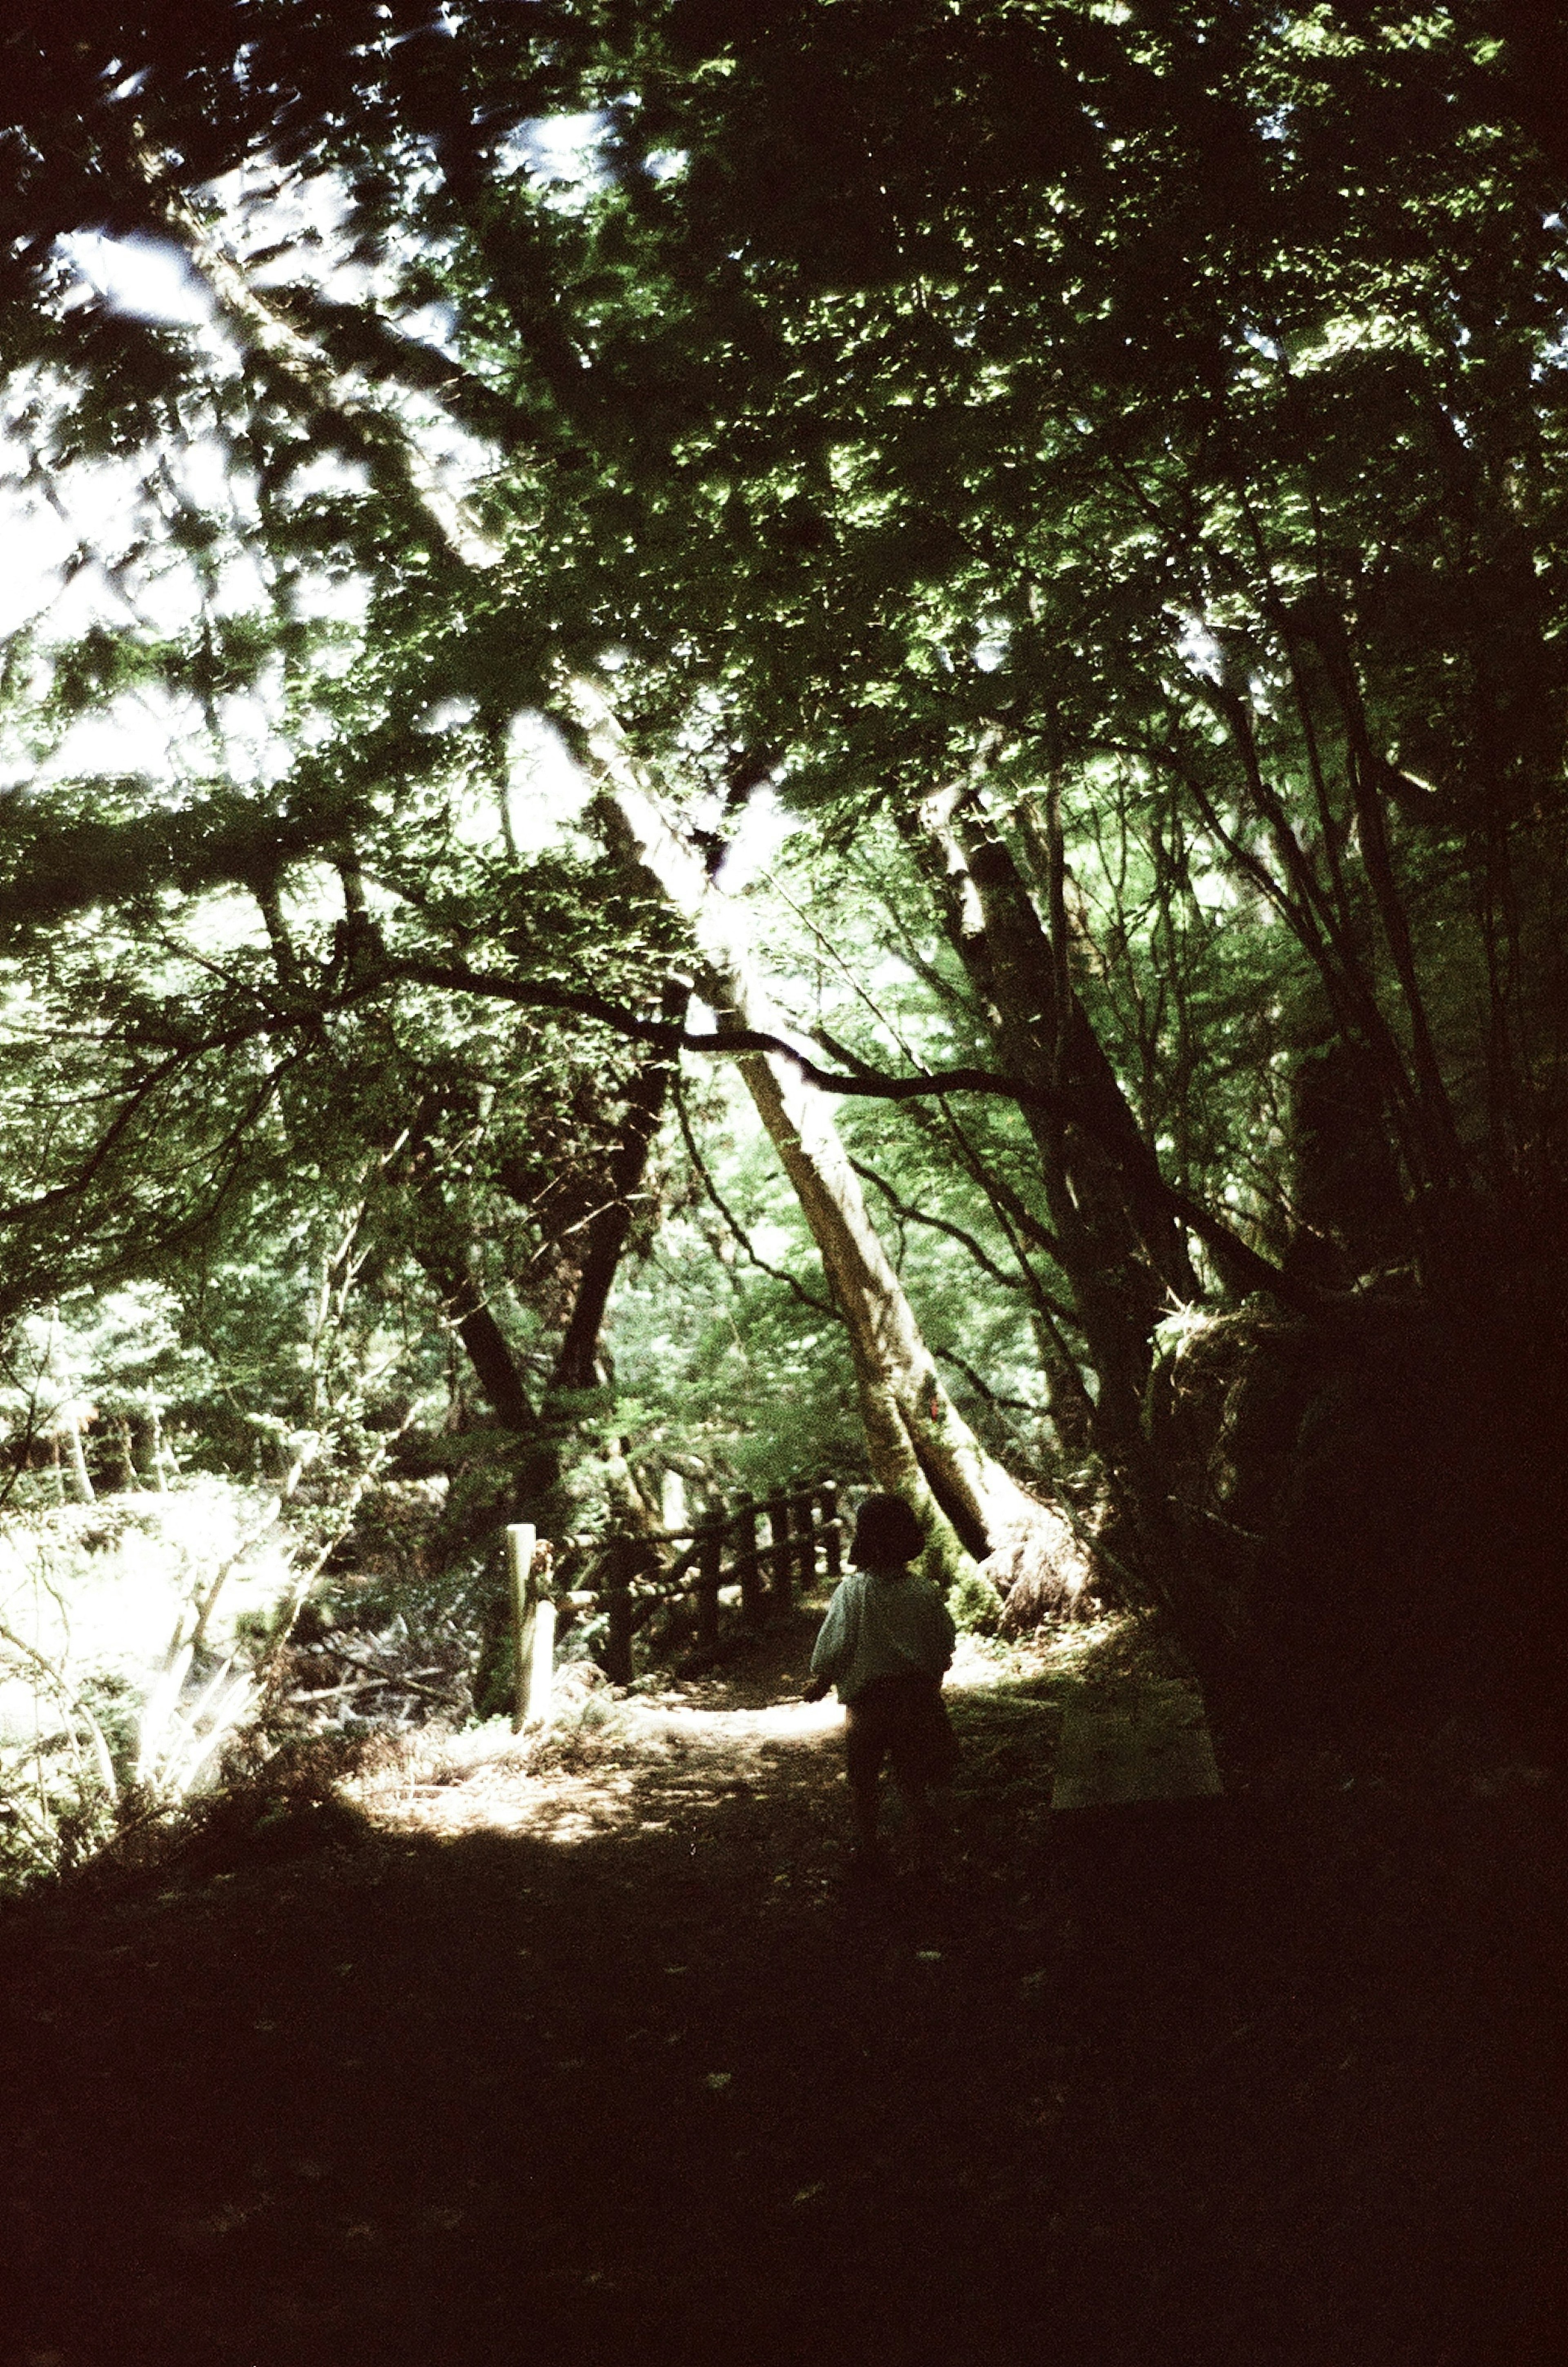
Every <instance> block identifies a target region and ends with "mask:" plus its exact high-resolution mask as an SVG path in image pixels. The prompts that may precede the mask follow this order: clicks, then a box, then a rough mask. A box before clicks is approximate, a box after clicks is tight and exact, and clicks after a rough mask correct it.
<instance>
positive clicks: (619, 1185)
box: [550, 982, 691, 1397]
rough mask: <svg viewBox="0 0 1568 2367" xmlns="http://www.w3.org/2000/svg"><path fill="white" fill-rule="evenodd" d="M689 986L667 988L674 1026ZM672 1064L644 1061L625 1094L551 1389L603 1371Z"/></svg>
mask: <svg viewBox="0 0 1568 2367" xmlns="http://www.w3.org/2000/svg"><path fill="white" fill-rule="evenodd" d="M690 1001H691V989H690V988H689V987H687V986H686V985H684V984H677V983H674V982H671V985H670V986H668V987H667V988H666V990H665V992H664V996H663V1003H662V1008H661V1010H660V1017H661V1018H663V1019H665V1020H667V1021H668V1022H669V1024H670V1025H671V1026H672V1027H681V1026H683V1025H685V1018H686V1006H687V1004H688V1002H690ZM674 1074H675V1063H674V1061H673V1060H667V1059H649V1060H645V1061H644V1063H643V1065H642V1067H641V1069H640V1070H638V1072H637V1078H636V1080H635V1081H634V1082H633V1084H632V1086H631V1089H630V1091H629V1092H628V1093H627V1095H626V1123H625V1128H624V1131H623V1133H622V1136H621V1139H620V1142H619V1144H618V1145H617V1146H616V1149H615V1152H614V1154H613V1156H612V1158H611V1161H610V1169H609V1174H608V1177H607V1179H606V1181H607V1185H608V1195H607V1197H606V1200H605V1203H604V1206H603V1207H602V1208H600V1209H598V1210H597V1211H596V1212H595V1213H594V1215H593V1216H592V1217H591V1218H590V1220H589V1223H588V1226H587V1242H588V1247H587V1251H586V1254H585V1256H584V1258H583V1261H582V1272H581V1278H580V1280H579V1282H578V1286H577V1296H576V1297H575V1298H574V1299H573V1301H572V1307H571V1316H570V1320H569V1322H568V1324H567V1327H566V1332H565V1336H564V1337H563V1339H562V1341H561V1344H560V1353H559V1354H558V1357H557V1358H556V1365H555V1371H554V1372H553V1373H552V1375H551V1376H550V1394H551V1396H552V1397H553V1396H554V1395H555V1394H556V1393H557V1392H558V1391H562V1390H565V1391H571V1390H578V1389H592V1388H594V1387H598V1386H599V1384H600V1382H601V1380H602V1378H603V1375H602V1373H601V1370H600V1365H599V1336H600V1333H601V1332H602V1331H603V1330H604V1316H605V1312H606V1310H607V1308H608V1307H609V1303H610V1292H611V1289H612V1288H613V1286H614V1284H615V1275H616V1273H617V1271H618V1270H619V1267H620V1263H621V1252H622V1251H623V1250H624V1249H625V1248H626V1237H627V1235H628V1234H629V1233H630V1231H631V1227H632V1212H633V1206H634V1203H635V1201H636V1198H637V1193H638V1192H639V1191H640V1189H641V1188H642V1180H643V1177H644V1176H645V1175H646V1174H647V1172H648V1161H649V1152H650V1151H651V1150H652V1148H653V1141H654V1137H655V1136H656V1135H657V1134H658V1132H659V1121H660V1118H661V1117H662V1116H663V1115H664V1106H665V1104H666V1103H667V1101H668V1100H669V1098H670V1086H671V1080H672V1079H673V1077H674Z"/></svg>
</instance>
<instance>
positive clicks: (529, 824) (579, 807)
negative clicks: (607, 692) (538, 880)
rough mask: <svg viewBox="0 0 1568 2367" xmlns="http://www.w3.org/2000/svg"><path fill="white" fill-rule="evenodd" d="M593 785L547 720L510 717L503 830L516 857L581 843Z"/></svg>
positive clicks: (530, 713)
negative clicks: (550, 847) (583, 817)
mask: <svg viewBox="0 0 1568 2367" xmlns="http://www.w3.org/2000/svg"><path fill="white" fill-rule="evenodd" d="M592 794H593V783H592V780H591V778H590V777H589V776H588V774H587V773H586V772H585V771H584V770H583V768H582V766H581V764H579V763H578V761H577V759H576V757H575V756H574V755H573V754H572V753H571V750H570V748H569V747H568V746H567V743H566V742H565V740H564V739H563V738H562V736H561V734H560V732H559V731H558V730H557V729H556V726H555V725H554V724H553V723H552V722H551V721H550V720H549V719H548V717H547V716H544V715H540V714H538V713H537V712H536V711H535V710H534V709H532V708H525V709H524V711H523V712H522V713H521V714H519V715H515V716H513V719H512V725H511V729H510V730H509V731H508V733H507V736H506V777H505V781H504V784H503V786H502V816H501V820H502V831H503V834H504V836H505V838H506V841H507V844H508V846H509V847H510V849H511V850H512V852H513V854H516V855H537V854H539V853H540V852H541V851H542V850H543V849H544V848H545V847H547V846H552V845H559V844H562V843H563V842H564V843H565V844H569V845H570V844H584V845H585V844H587V841H586V838H585V835H584V833H583V832H582V831H581V827H580V825H581V820H582V812H583V808H584V807H585V806H586V805H587V803H588V801H589V799H590V798H591V797H592Z"/></svg>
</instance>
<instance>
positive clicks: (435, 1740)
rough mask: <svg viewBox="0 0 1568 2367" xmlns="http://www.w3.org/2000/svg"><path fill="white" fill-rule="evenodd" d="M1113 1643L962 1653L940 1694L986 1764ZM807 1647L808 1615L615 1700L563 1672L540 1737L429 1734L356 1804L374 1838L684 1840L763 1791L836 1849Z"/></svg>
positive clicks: (827, 1758)
mask: <svg viewBox="0 0 1568 2367" xmlns="http://www.w3.org/2000/svg"><path fill="white" fill-rule="evenodd" d="M1116 1632H1117V1623H1116V1622H1114V1621H1111V1620H1101V1621H1099V1622H1096V1623H1094V1624H1093V1625H1088V1624H1086V1625H1082V1626H1079V1627H1075V1628H1072V1629H1069V1630H1067V1631H1066V1633H1065V1634H1063V1635H1061V1636H1059V1637H1055V1638H1053V1639H1052V1640H1051V1641H1050V1642H1049V1643H1048V1644H1037V1645H1033V1646H1031V1647H1029V1648H1006V1647H1003V1646H1000V1645H998V1644H995V1643H991V1642H987V1641H985V1640H982V1639H980V1638H977V1637H960V1639H959V1644H958V1649H957V1652H956V1654H955V1656H954V1659H953V1668H952V1670H951V1671H950V1673H949V1677H948V1681H947V1682H948V1691H949V1693H951V1694H952V1695H953V1696H954V1697H955V1699H956V1701H957V1702H958V1703H961V1704H966V1705H969V1704H972V1707H971V1708H970V1714H969V1715H968V1716H962V1717H961V1722H962V1723H963V1724H964V1726H965V1727H968V1728H969V1729H970V1739H971V1746H972V1749H975V1750H978V1751H979V1752H980V1754H981V1755H982V1756H983V1757H987V1758H989V1757H990V1756H991V1755H993V1754H994V1752H995V1750H996V1749H997V1748H998V1742H999V1740H1001V1739H1002V1738H1003V1737H1004V1736H1010V1729H1011V1727H1012V1726H1013V1725H1014V1724H1015V1723H1016V1722H1017V1720H1018V1718H1019V1717H1020V1716H1021V1717H1022V1718H1023V1720H1024V1722H1025V1724H1026V1725H1027V1726H1028V1727H1030V1729H1031V1733H1032V1737H1033V1738H1034V1740H1035V1742H1036V1745H1037V1747H1038V1744H1039V1742H1040V1740H1041V1738H1042V1737H1041V1735H1040V1732H1039V1712H1040V1707H1041V1703H1040V1700H1039V1699H1037V1698H1036V1699H1033V1700H1032V1699H1031V1698H1030V1696H1032V1695H1035V1696H1038V1695H1042V1694H1046V1693H1049V1692H1050V1691H1051V1689H1052V1688H1053V1687H1054V1686H1055V1684H1056V1683H1057V1682H1059V1681H1062V1680H1065V1679H1068V1678H1072V1677H1074V1676H1076V1674H1077V1671H1078V1670H1080V1668H1082V1667H1084V1666H1085V1665H1088V1664H1090V1663H1092V1661H1093V1659H1094V1657H1095V1656H1096V1654H1099V1653H1102V1652H1103V1651H1104V1650H1105V1648H1106V1647H1107V1645H1108V1644H1109V1643H1110V1642H1111V1640H1112V1639H1113V1637H1114V1636H1115V1634H1116ZM810 1635H811V1622H810V1618H809V1615H806V1616H803V1617H802V1619H800V1620H797V1621H796V1622H795V1623H794V1625H793V1627H792V1629H791V1630H789V1631H786V1632H785V1633H784V1635H783V1636H782V1637H780V1636H775V1637H773V1639H772V1644H771V1648H768V1647H764V1648H761V1650H759V1651H758V1652H757V1653H755V1654H753V1655H752V1656H750V1658H749V1659H748V1660H747V1661H746V1662H745V1663H743V1664H741V1665H739V1666H738V1667H737V1668H735V1669H734V1670H731V1671H729V1672H728V1673H721V1674H717V1675H712V1676H707V1677H704V1678H700V1679H696V1680H694V1681H691V1682H684V1683H677V1682H671V1683H668V1684H665V1685H661V1686H660V1687H658V1688H657V1689H655V1688H652V1687H645V1688H644V1689H642V1690H639V1691H634V1692H630V1693H624V1694H619V1695H612V1694H609V1693H607V1692H605V1691H604V1690H602V1689H599V1688H596V1687H594V1688H589V1689H587V1690H583V1689H581V1688H580V1687H578V1686H576V1685H574V1684H573V1682H572V1679H571V1673H570V1671H569V1672H568V1673H567V1674H566V1676H565V1678H564V1680H563V1684H562V1689H561V1693H560V1695H559V1698H558V1704H557V1710H556V1714H555V1716H554V1717H553V1718H552V1720H551V1723H550V1724H549V1726H548V1727H545V1728H543V1729H535V1730H531V1731H529V1732H527V1733H525V1734H522V1735H514V1734H513V1732H512V1730H511V1728H510V1726H509V1725H508V1724H507V1723H506V1722H505V1721H504V1720H500V1719H498V1720H492V1721H491V1723H490V1724H489V1725H487V1726H484V1727H477V1728H472V1729H470V1730H468V1732H466V1733H457V1734H450V1733H443V1732H436V1731H432V1732H428V1733H426V1734H425V1735H423V1736H422V1737H419V1738H414V1739H413V1740H412V1741H411V1742H410V1743H409V1745H408V1746H407V1747H406V1749H405V1750H404V1751H403V1753H402V1755H401V1757H400V1760H399V1761H398V1762H397V1763H396V1764H395V1765H394V1766H392V1767H390V1768H389V1769H386V1770H383V1771H381V1772H378V1773H377V1774H374V1775H372V1776H370V1777H368V1778H367V1779H365V1780H363V1781H362V1782H361V1784H359V1785H358V1786H357V1787H356V1789H357V1796H358V1798H359V1801H360V1803H361V1805H362V1806H364V1807H365V1808H366V1810H367V1812H368V1813H369V1814H370V1815H371V1816H373V1817H374V1818H376V1820H377V1821H378V1822H380V1823H383V1824H389V1825H392V1826H402V1827H406V1828H412V1829H419V1830H422V1831H424V1832H445V1833H462V1832H475V1831H479V1830H482V1829H491V1830H496V1831H503V1832H514V1833H527V1834H529V1835H531V1836H533V1837H534V1838H536V1839H547V1840H552V1841H557V1842H561V1843H573V1842H581V1841H585V1840H592V1839H594V1838H596V1837H599V1836H602V1835H607V1834H612V1833H626V1832H633V1831H643V1832H666V1831H671V1830H683V1829H687V1828H689V1827H693V1826H694V1823H695V1822H696V1821H697V1820H700V1818H701V1817H702V1816H703V1814H704V1812H705V1810H707V1809H709V1808H711V1807H712V1806H716V1805H717V1804H719V1803H722V1802H725V1801H728V1802H732V1803H738V1802H741V1801H744V1800H745V1799H746V1798H747V1797H748V1796H750V1795H751V1794H753V1793H754V1792H756V1791H759V1790H762V1789H765V1790H766V1791H767V1793H768V1794H769V1795H770V1796H771V1797H773V1799H775V1800H776V1799H777V1798H778V1797H779V1795H781V1794H782V1793H793V1794H795V1795H800V1794H807V1795H813V1796H814V1797H815V1799H816V1800H817V1802H818V1805H819V1810H820V1816H821V1819H822V1822H823V1827H824V1830H825V1831H827V1830H829V1828H830V1829H831V1831H832V1834H833V1836H834V1838H835V1840H836V1837H837V1831H838V1827H839V1826H840V1824H841V1822H842V1806H841V1803H840V1801H839V1799H838V1798H837V1797H836V1796H835V1795H836V1794H837V1793H838V1791H839V1790H840V1788H841V1764H842V1758H841V1752H840V1749H839V1747H838V1746H839V1740H840V1736H841V1733H842V1728H843V1711H842V1709H841V1707H840V1704H838V1703H837V1702H836V1701H834V1700H831V1699H829V1700H828V1701H825V1702H815V1703H812V1702H805V1701H803V1700H801V1698H800V1686H801V1683H802V1682H803V1679H804V1676H805V1671H806V1663H807V1652H808V1648H809V1641H810ZM770 1696H772V1697H770ZM987 1696H991V1697H994V1698H995V1701H996V1704H997V1708H996V1713H995V1714H990V1713H989V1704H988V1703H987V1700H986V1697H987ZM998 1717H999V1719H1000V1724H999V1726H998Z"/></svg>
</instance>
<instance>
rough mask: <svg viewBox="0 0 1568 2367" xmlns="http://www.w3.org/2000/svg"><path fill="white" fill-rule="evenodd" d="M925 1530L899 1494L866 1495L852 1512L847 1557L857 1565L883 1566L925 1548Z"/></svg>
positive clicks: (911, 1555) (910, 1559) (860, 1567)
mask: <svg viewBox="0 0 1568 2367" xmlns="http://www.w3.org/2000/svg"><path fill="white" fill-rule="evenodd" d="M925 1545H926V1533H925V1531H924V1529H923V1528H922V1527H921V1526H920V1523H919V1520H918V1519H917V1518H916V1516H915V1514H914V1513H913V1512H911V1511H910V1510H909V1507H908V1504H906V1502H905V1501H904V1499H903V1498H902V1496H868V1497H867V1498H866V1500H865V1501H864V1503H863V1505H862V1506H861V1508H860V1511H859V1512H857V1513H856V1515H855V1541H854V1543H853V1545H852V1546H851V1547H850V1559H851V1560H852V1562H853V1563H854V1565H855V1567H856V1569H886V1568H887V1566H888V1564H889V1563H890V1562H902V1561H913V1560H914V1558H915V1556H916V1555H917V1554H919V1553H923V1552H924V1551H925Z"/></svg>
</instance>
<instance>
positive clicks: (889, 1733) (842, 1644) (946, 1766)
mask: <svg viewBox="0 0 1568 2367" xmlns="http://www.w3.org/2000/svg"><path fill="white" fill-rule="evenodd" d="M925 1544H926V1537H925V1531H924V1530H923V1529H922V1527H921V1526H920V1523H919V1519H918V1518H917V1516H916V1514H915V1513H914V1512H912V1511H911V1510H910V1508H909V1506H908V1504H907V1503H905V1501H904V1500H903V1498H902V1497H901V1496H890V1495H874V1496H868V1497H867V1498H866V1499H865V1501H864V1502H863V1504H862V1506H861V1508H860V1512H859V1513H858V1515H857V1516H856V1520H855V1532H854V1541H853V1543H852V1546H851V1547H850V1560H851V1562H852V1565H853V1567H852V1569H851V1570H850V1572H849V1574H848V1576H847V1577H845V1578H843V1579H841V1580H840V1583H839V1585H838V1587H837V1588H836V1589H835V1591H834V1593H833V1598H832V1600H831V1602H830V1603H829V1605H828V1613H827V1616H826V1617H825V1618H824V1620H823V1622H822V1625H821V1628H820V1631H819V1632H818V1637H817V1642H816V1645H815V1647H814V1648H813V1650H812V1654H811V1677H810V1681H809V1682H808V1683H807V1686H806V1688H805V1694H806V1699H807V1701H820V1700H821V1699H822V1696H823V1694H824V1693H827V1692H828V1690H829V1687H830V1686H834V1685H836V1686H837V1687H838V1692H839V1699H840V1701H841V1702H842V1703H843V1704H844V1758H845V1762H846V1766H847V1770H848V1773H849V1779H850V1805H851V1811H852V1817H853V1822H854V1840H855V1854H856V1858H857V1861H858V1862H859V1863H861V1864H863V1865H864V1866H867V1867H874V1866H877V1865H879V1864H880V1863H882V1852H881V1846H880V1843H879V1840H878V1838H877V1826H878V1821H879V1801H878V1786H879V1782H880V1778H881V1774H882V1769H883V1765H884V1763H885V1762H886V1761H889V1760H891V1761H892V1765H893V1780H894V1783H895V1784H897V1789H898V1794H899V1796H900V1798H901V1799H902V1801H903V1803H904V1808H905V1813H906V1815H907V1816H908V1820H909V1825H910V1829H911V1830H912V1832H913V1833H914V1836H915V1839H916V1841H917V1844H918V1845H919V1846H920V1847H921V1848H922V1849H923V1848H924V1847H925V1846H926V1845H927V1844H929V1841H930V1840H931V1833H932V1830H933V1824H934V1820H933V1818H932V1813H931V1799H930V1786H931V1784H938V1783H942V1782H943V1781H945V1779H946V1778H947V1777H948V1776H949V1775H950V1774H951V1773H952V1772H953V1760H954V1758H955V1756H956V1745H955V1743H954V1740H953V1728H952V1726H951V1724H950V1723H949V1720H948V1716H947V1711H946V1709H945V1708H944V1707H943V1705H942V1678H943V1677H944V1676H945V1674H946V1673H947V1670H948V1669H949V1667H950V1666H951V1664H952V1660H953V1643H954V1641H955V1637H954V1631H953V1621H952V1619H951V1617H950V1616H949V1614H948V1609H947V1605H946V1604H945V1603H943V1601H942V1596H941V1594H940V1593H939V1592H938V1591H937V1589H936V1588H935V1587H934V1586H933V1585H932V1584H931V1580H929V1579H924V1578H919V1577H917V1575H916V1574H915V1572H914V1571H913V1570H912V1569H910V1567H909V1565H910V1564H911V1563H912V1562H913V1561H914V1560H915V1558H916V1557H917V1556H918V1555H919V1554H920V1553H922V1552H923V1551H924V1550H925Z"/></svg>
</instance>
